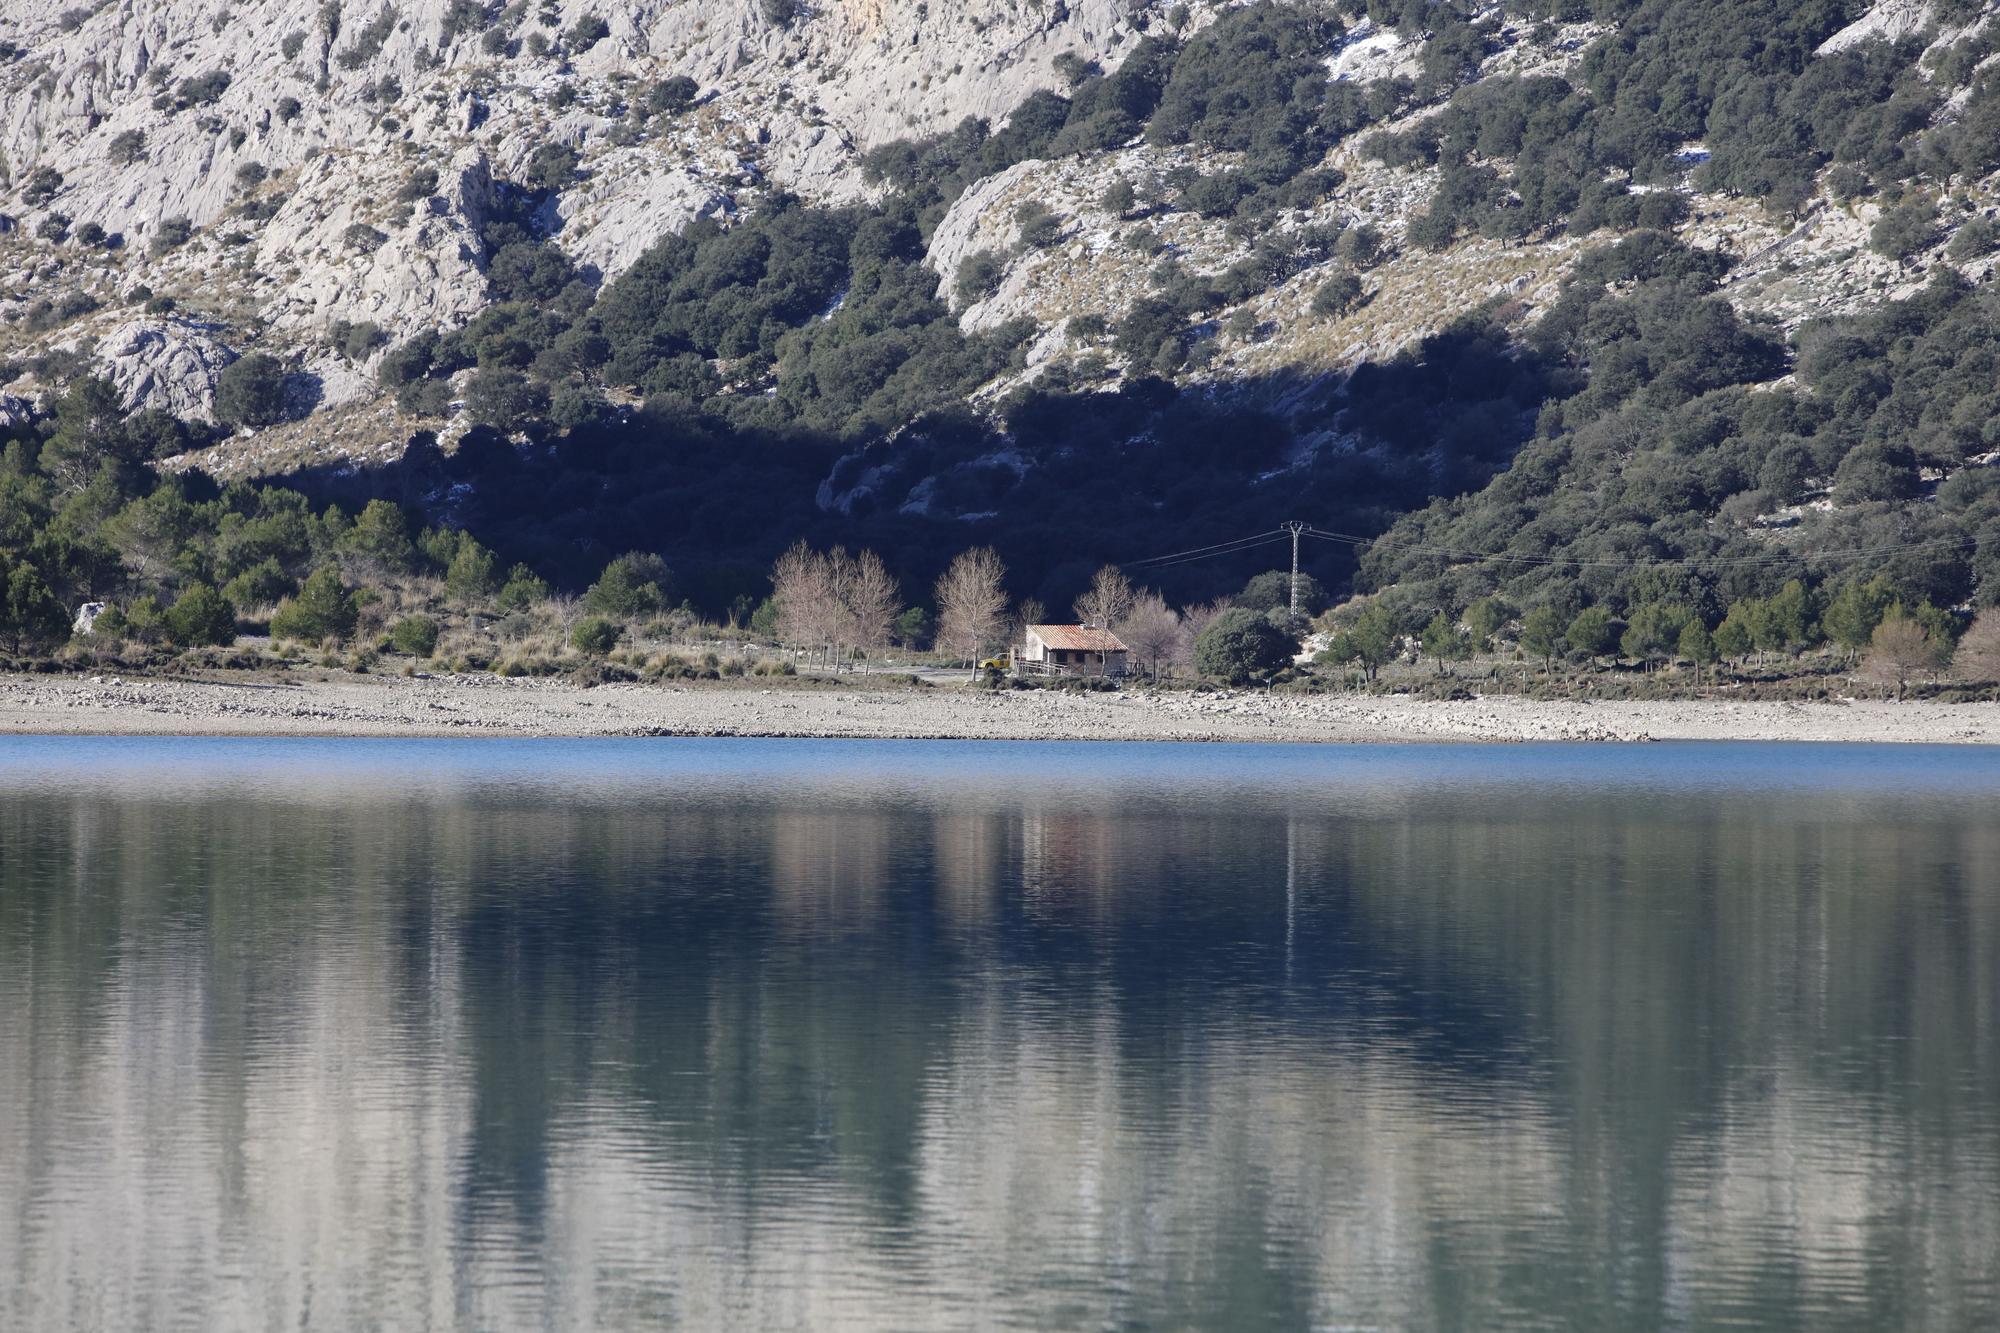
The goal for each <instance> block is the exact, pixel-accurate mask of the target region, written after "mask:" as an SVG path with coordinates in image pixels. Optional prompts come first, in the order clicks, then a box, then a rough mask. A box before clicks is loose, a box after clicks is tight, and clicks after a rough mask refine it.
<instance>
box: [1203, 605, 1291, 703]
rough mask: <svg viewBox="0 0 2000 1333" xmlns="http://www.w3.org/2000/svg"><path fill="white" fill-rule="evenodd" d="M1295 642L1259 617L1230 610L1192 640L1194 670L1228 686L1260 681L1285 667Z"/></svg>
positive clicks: (1245, 610) (1254, 613)
mask: <svg viewBox="0 0 2000 1333" xmlns="http://www.w3.org/2000/svg"><path fill="white" fill-rule="evenodd" d="M1297 651H1298V641H1297V640H1296V639H1294V638H1292V636H1291V635H1289V634H1287V633H1285V632H1284V631H1283V630H1281V629H1279V628H1278V627H1277V626H1275V625H1273V624H1272V623H1271V621H1270V619H1269V618H1268V617H1266V616H1264V615H1263V614H1261V613H1259V612H1256V611H1252V610H1249V609H1247V608H1245V607H1231V608H1230V609H1229V610H1227V611H1224V612H1223V613H1222V614H1221V615H1219V616H1217V617H1216V618H1215V619H1214V620H1213V621H1211V622H1209V625H1208V627H1207V628H1205V629H1204V630H1202V632H1201V634H1200V635H1199V636H1198V637H1197V638H1196V639H1195V644H1194V665H1195V670H1197V671H1199V672H1201V673H1202V674H1203V675H1204V676H1214V677H1215V678H1217V679H1218V680H1226V681H1228V682H1229V683H1230V684H1232V685H1240V684H1243V683H1245V682H1248V681H1252V680H1257V679H1261V678H1262V677H1265V676H1268V675H1270V674H1271V673H1272V672H1274V671H1276V670H1278V669H1279V668H1280V667H1283V666H1285V665H1287V664H1288V663H1289V662H1290V661H1291V660H1292V654H1294V653H1296V652H1297Z"/></svg>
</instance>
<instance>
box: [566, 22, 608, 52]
mask: <svg viewBox="0 0 2000 1333" xmlns="http://www.w3.org/2000/svg"><path fill="white" fill-rule="evenodd" d="M610 35H611V25H610V24H609V23H606V22H605V21H604V20H603V18H601V17H600V16H598V15H596V14H585V15H583V16H582V17H581V18H579V19H577V21H576V22H574V23H572V24H570V25H569V28H568V29H567V30H566V31H565V32H564V33H563V41H564V42H566V43H567V44H568V45H569V47H570V49H571V50H573V51H588V50H589V49H590V48H591V47H593V46H595V45H597V44H598V43H599V42H601V41H603V40H604V39H605V38H606V37H609V36H610Z"/></svg>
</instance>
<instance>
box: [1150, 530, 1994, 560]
mask: <svg viewBox="0 0 2000 1333" xmlns="http://www.w3.org/2000/svg"><path fill="white" fill-rule="evenodd" d="M1300 535H1304V536H1307V537H1316V538H1318V539H1319V540H1321V541H1325V542H1333V543H1336V544H1338V545H1343V546H1348V547H1352V548H1355V549H1356V550H1357V551H1358V550H1359V549H1360V548H1362V547H1375V548H1378V549H1382V550H1385V551H1391V550H1393V551H1398V552H1402V551H1407V552H1409V553H1411V554H1413V555H1435V556H1440V557H1442V558H1445V559H1448V560H1457V561H1497V562H1500V563H1503V564H1515V565H1539V566H1545V567H1546V566H1563V567H1571V568H1576V569H1613V570H1639V569H1703V568H1716V567H1728V568H1764V567H1770V566H1775V565H1792V564H1803V563H1806V562H1811V561H1835V560H1861V559H1868V558H1872V557H1880V556H1889V555H1900V554H1902V553H1904V552H1907V551H1925V550H1949V549H1954V548H1965V547H1976V546H1979V545H1980V544H1982V543H1983V542H1984V541H1987V540H1989V539H1987V538H1983V537H1935V538H1929V539H1926V540H1924V541H1916V542H1892V543H1887V544H1884V545H1879V546H1857V547H1851V548H1849V549H1847V550H1839V551H1803V552H1800V551H1785V552H1774V553H1770V554H1765V555H1715V556H1696V557H1683V558H1676V559H1663V560H1591V559H1581V558H1577V557H1573V556H1561V555H1516V554H1510V553H1507V552H1501V551H1465V550H1458V549H1455V548H1453V547H1449V546H1436V545H1433V544H1431V543H1429V542H1416V541H1397V540H1395V539H1394V538H1392V537H1391V536H1390V535H1388V534H1384V535H1382V536H1380V537H1361V536H1357V535H1356V534H1354V533H1351V532H1329V531H1327V530H1326V529H1324V528H1316V527H1313V526H1311V525H1310V524H1305V523H1287V524H1285V525H1284V526H1283V527H1281V528H1277V529H1275V530H1272V531H1267V532H1259V533H1253V534H1251V535H1249V536H1245V537H1237V538H1234V539H1232V540H1230V541H1224V542H1214V543H1211V544H1210V545H1207V546H1196V547H1191V548H1189V549H1188V550H1185V551H1172V552H1169V553H1167V554H1165V555H1155V556H1148V557H1146V558H1145V559H1142V560H1125V561H1120V562H1119V567H1120V568H1122V569H1129V570H1143V571H1147V572H1152V571H1156V570H1162V569H1171V568H1173V567H1175V566H1177V565H1186V564H1193V563H1195V562H1197V561H1201V560H1213V559H1216V558H1218V557H1221V556H1229V555H1240V554H1242V553H1243V552H1245V551H1254V550H1258V549H1260V548H1262V547H1265V546H1270V545H1272V544H1274V543H1277V542H1282V541H1287V540H1290V541H1291V542H1292V543H1293V545H1294V551H1295V553H1296V546H1297V540H1298V537H1299V536H1300Z"/></svg>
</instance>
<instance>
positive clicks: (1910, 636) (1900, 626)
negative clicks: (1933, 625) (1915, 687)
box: [1865, 606, 1951, 699]
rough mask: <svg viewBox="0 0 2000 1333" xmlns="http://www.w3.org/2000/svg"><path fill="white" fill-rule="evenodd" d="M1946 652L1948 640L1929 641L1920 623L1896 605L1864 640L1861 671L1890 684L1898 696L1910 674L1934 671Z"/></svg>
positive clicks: (1948, 646)
mask: <svg viewBox="0 0 2000 1333" xmlns="http://www.w3.org/2000/svg"><path fill="white" fill-rule="evenodd" d="M1950 651H1951V644H1950V642H1949V641H1947V642H1945V643H1942V644H1939V643H1934V642H1932V640H1931V636H1930V633H1929V632H1928V631H1927V630H1925V629H1924V627H1923V625H1922V624H1920V623H1919V622H1918V621H1917V620H1916V619H1914V618H1913V617H1911V616H1908V615H1905V614H1904V613H1903V609H1902V607H1900V606H1897V607H1894V608H1892V609H1891V610H1890V612H1889V614H1888V616H1887V617H1886V618H1885V619H1884V620H1883V621H1882V623H1881V624H1879V625H1877V626H1876V627H1875V634H1874V637H1873V638H1871V639H1870V640H1869V643H1868V661H1867V664H1866V667H1865V670H1866V671H1867V674H1868V677H1869V679H1871V680H1874V681H1877V682H1879V683H1880V684H1883V685H1894V686H1895V687H1896V697H1897V698H1898V699H1900V698H1902V697H1903V691H1904V690H1905V689H1907V688H1908V687H1909V683H1910V677H1912V676H1916V675H1921V674H1923V673H1925V672H1929V671H1935V670H1937V669H1938V668H1939V667H1941V666H1943V665H1944V663H1945V658H1946V655H1947V654H1948V653H1949V652H1950Z"/></svg>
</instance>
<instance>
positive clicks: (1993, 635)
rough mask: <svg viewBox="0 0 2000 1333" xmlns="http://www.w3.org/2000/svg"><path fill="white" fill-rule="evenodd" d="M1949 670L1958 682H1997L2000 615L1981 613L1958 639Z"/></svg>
mask: <svg viewBox="0 0 2000 1333" xmlns="http://www.w3.org/2000/svg"><path fill="white" fill-rule="evenodd" d="M1951 669H1952V671H1953V673H1954V674H1956V675H1957V676H1958V678H1959V679H1961V680H1979V681H1994V680H2000V611H1992V610H1987V611H1982V612H1980V613H1979V617H1978V619H1976V620H1974V621H1973V622H1972V628H1971V629H1968V630H1967V631H1965V633H1963V634H1961V635H1960V636H1959V638H1958V651H1957V652H1955V653H1953V654H1952V655H1951Z"/></svg>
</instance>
